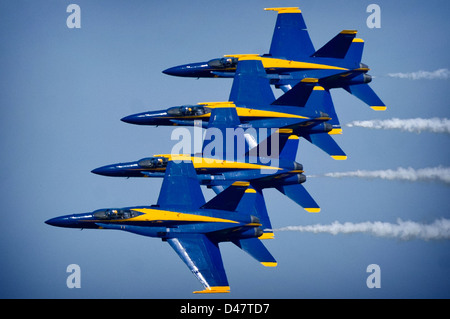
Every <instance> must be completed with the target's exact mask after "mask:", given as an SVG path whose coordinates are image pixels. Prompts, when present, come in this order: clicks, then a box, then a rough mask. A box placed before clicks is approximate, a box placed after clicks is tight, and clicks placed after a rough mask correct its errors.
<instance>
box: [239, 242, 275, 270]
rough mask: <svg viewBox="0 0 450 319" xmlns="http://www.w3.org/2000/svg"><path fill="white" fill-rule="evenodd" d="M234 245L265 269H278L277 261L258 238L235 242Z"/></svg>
mask: <svg viewBox="0 0 450 319" xmlns="http://www.w3.org/2000/svg"><path fill="white" fill-rule="evenodd" d="M233 243H234V244H235V245H236V246H238V247H239V248H241V249H242V250H243V251H245V252H246V253H248V254H249V255H250V256H252V257H253V258H255V259H256V260H257V261H259V262H260V263H261V264H262V265H263V266H265V267H276V266H277V261H276V260H275V258H273V256H272V254H271V253H270V252H269V251H268V250H267V248H266V247H265V246H264V244H263V243H262V242H261V241H260V240H259V239H258V238H245V239H237V240H233Z"/></svg>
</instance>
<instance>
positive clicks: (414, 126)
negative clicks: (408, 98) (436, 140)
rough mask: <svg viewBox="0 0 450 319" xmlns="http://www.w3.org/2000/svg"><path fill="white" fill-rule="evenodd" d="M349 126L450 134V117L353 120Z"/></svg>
mask: <svg viewBox="0 0 450 319" xmlns="http://www.w3.org/2000/svg"><path fill="white" fill-rule="evenodd" d="M346 125H347V126H348V127H365V128H370V129H378V130H402V131H407V132H413V133H421V132H424V131H426V132H432V133H444V134H450V119H447V118H437V117H435V118H429V119H423V118H412V119H399V118H392V119H388V120H369V121H353V122H350V123H348V124H346Z"/></svg>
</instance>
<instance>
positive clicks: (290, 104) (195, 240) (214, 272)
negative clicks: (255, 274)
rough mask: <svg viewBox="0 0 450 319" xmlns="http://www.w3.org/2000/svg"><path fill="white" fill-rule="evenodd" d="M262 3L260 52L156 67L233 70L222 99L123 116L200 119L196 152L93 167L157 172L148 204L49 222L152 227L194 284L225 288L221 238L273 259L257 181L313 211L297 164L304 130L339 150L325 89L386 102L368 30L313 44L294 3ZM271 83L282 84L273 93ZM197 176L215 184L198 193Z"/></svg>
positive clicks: (182, 122) (124, 173)
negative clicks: (269, 20)
mask: <svg viewBox="0 0 450 319" xmlns="http://www.w3.org/2000/svg"><path fill="white" fill-rule="evenodd" d="M265 10H270V11H276V12H277V13H278V16H277V20H276V25H275V30H274V33H273V37H272V43H271V46H270V50H269V53H268V54H262V55H256V54H239V55H236V54H235V55H233V54H231V55H224V56H223V57H222V58H216V59H212V60H209V61H207V62H197V63H190V64H183V65H179V66H175V67H172V68H169V69H166V70H164V71H163V73H165V74H168V75H173V76H182V77H195V78H200V77H201V78H233V84H232V88H231V92H230V95H229V98H228V101H218V102H199V103H197V104H194V105H180V106H173V107H169V108H166V109H164V110H156V111H155V110H154V111H147V112H142V113H138V114H132V115H129V116H126V117H124V118H122V119H121V120H122V121H123V122H126V123H130V124H135V125H152V126H159V125H163V126H174V127H179V126H187V127H192V126H193V127H198V128H203V129H205V130H206V131H205V137H204V139H203V140H202V151H201V152H199V153H193V154H158V153H156V154H153V155H151V156H149V157H146V158H143V159H139V160H135V161H131V162H123V163H116V164H108V165H105V166H102V167H99V168H96V169H94V170H92V172H93V173H95V174H98V175H104V176H112V177H127V178H129V177H134V178H136V177H153V178H163V183H162V186H161V190H160V193H159V197H158V201H157V203H156V204H155V205H151V206H133V207H125V208H104V209H97V210H94V211H92V212H87V213H82V214H73V215H65V216H60V217H56V218H52V219H49V220H47V221H46V223H47V224H49V225H52V226H58V227H67V228H81V229H116V230H123V231H127V232H131V233H134V234H138V235H142V236H148V237H155V238H160V239H161V240H162V241H164V242H167V243H169V245H170V247H172V248H173V249H174V250H175V252H176V253H177V254H178V256H179V257H180V258H181V259H182V260H183V262H184V263H185V264H186V265H187V266H188V268H189V269H190V270H191V271H192V273H193V274H194V275H195V277H196V278H197V279H198V280H199V282H200V283H201V284H202V286H203V289H202V290H199V291H194V293H226V292H229V291H230V286H229V283H228V280H227V276H226V273H225V269H224V266H223V262H222V257H221V254H220V249H219V243H221V242H232V243H234V244H235V245H236V246H237V247H238V248H240V249H242V250H244V251H245V252H247V253H248V254H249V255H250V256H251V257H253V258H254V259H256V260H257V261H258V262H259V263H261V264H262V265H263V266H266V267H275V266H276V265H277V262H276V260H275V258H274V257H273V256H272V255H271V253H270V252H269V251H268V250H267V248H266V247H265V246H264V244H263V243H262V241H261V240H265V239H273V238H274V233H273V230H272V225H271V223H270V218H269V214H268V211H267V208H266V204H265V201H264V195H263V189H266V188H275V189H277V190H278V191H280V192H281V193H282V194H284V195H286V196H287V197H288V198H290V199H291V200H293V201H294V202H295V203H297V204H298V205H299V206H301V207H303V209H304V210H306V211H307V212H309V213H318V212H320V206H319V205H318V203H316V201H315V200H314V199H313V197H312V196H311V195H310V194H309V192H308V191H307V188H306V187H305V186H304V184H305V182H306V176H305V175H304V167H303V165H302V164H300V163H298V162H297V161H296V154H297V149H298V146H299V143H300V140H303V139H305V140H307V141H308V142H310V143H312V144H313V145H315V146H316V147H318V148H320V149H321V150H322V151H323V152H324V153H326V154H327V155H328V156H330V157H331V158H333V159H334V160H345V159H346V158H347V155H346V153H345V152H344V151H343V150H342V149H341V148H340V146H339V145H338V144H337V143H336V141H335V140H334V139H333V135H335V134H342V128H341V125H340V123H339V120H338V116H337V113H336V110H335V107H334V104H333V101H332V97H331V94H330V89H334V88H343V89H345V90H346V91H348V92H349V93H351V94H352V95H354V96H356V97H357V98H359V99H361V100H362V101H363V102H365V103H366V104H368V105H369V106H370V107H371V108H372V109H374V110H377V111H381V110H385V109H386V106H385V104H384V103H383V102H382V101H381V100H380V98H379V97H378V96H377V95H376V94H375V92H374V91H373V90H372V89H371V88H370V86H369V85H368V83H370V82H371V80H372V77H371V76H370V75H368V74H367V72H368V71H369V67H368V66H367V65H366V64H364V63H361V58H362V51H363V47H364V41H363V40H362V39H358V38H356V33H357V31H355V30H343V31H341V32H340V33H339V34H338V35H336V36H335V37H334V38H333V39H331V40H330V41H329V42H328V43H326V44H325V45H324V46H323V47H321V48H320V49H318V50H315V49H314V46H313V44H312V41H311V39H310V37H309V35H308V31H307V29H306V24H305V21H304V19H303V16H302V13H301V11H300V9H299V8H297V7H287V8H267V9H265ZM272 85H273V86H275V88H279V89H281V90H282V91H283V93H284V94H282V95H281V96H280V97H279V98H275V96H274V94H273V91H272V88H271V86H272ZM230 132H231V134H230ZM201 185H203V186H206V187H207V188H210V189H212V190H213V191H214V192H215V193H216V196H215V197H213V198H212V199H211V200H209V201H208V202H206V201H205V198H204V196H203V193H202V189H201Z"/></svg>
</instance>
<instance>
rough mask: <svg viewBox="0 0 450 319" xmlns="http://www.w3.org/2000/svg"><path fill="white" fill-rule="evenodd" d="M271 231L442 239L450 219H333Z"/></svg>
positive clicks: (447, 235)
mask: <svg viewBox="0 0 450 319" xmlns="http://www.w3.org/2000/svg"><path fill="white" fill-rule="evenodd" d="M273 231H299V232H311V233H315V234H318V233H328V234H332V235H337V234H354V233H366V234H370V235H373V236H377V237H390V238H399V239H402V240H412V239H423V240H442V239H450V220H448V219H445V218H441V219H437V220H435V221H434V222H433V223H431V224H422V223H417V222H413V221H402V220H401V219H398V220H397V224H392V223H386V222H380V221H376V222H363V223H350V222H346V223H339V222H337V221H335V222H333V223H332V224H330V225H321V224H316V225H308V226H287V227H282V228H278V229H274V230H273Z"/></svg>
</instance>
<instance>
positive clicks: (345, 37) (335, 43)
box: [312, 30, 357, 59]
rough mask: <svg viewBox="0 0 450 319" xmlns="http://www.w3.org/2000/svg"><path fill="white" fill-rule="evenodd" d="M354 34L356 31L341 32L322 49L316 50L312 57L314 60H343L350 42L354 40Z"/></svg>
mask: <svg viewBox="0 0 450 319" xmlns="http://www.w3.org/2000/svg"><path fill="white" fill-rule="evenodd" d="M356 32H357V31H356V30H343V31H341V32H340V33H339V34H338V35H336V36H335V37H334V38H333V39H331V40H330V41H328V42H327V43H326V44H325V45H324V46H323V47H321V48H320V49H319V50H317V51H316V52H315V53H314V54H313V55H312V56H313V57H315V58H335V59H343V58H345V56H346V55H347V52H348V50H349V48H350V46H351V44H352V41H353V39H354V38H355V35H356Z"/></svg>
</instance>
